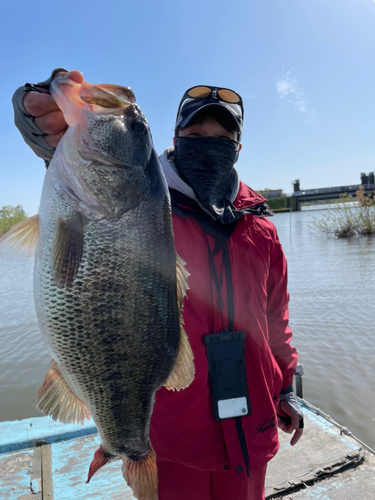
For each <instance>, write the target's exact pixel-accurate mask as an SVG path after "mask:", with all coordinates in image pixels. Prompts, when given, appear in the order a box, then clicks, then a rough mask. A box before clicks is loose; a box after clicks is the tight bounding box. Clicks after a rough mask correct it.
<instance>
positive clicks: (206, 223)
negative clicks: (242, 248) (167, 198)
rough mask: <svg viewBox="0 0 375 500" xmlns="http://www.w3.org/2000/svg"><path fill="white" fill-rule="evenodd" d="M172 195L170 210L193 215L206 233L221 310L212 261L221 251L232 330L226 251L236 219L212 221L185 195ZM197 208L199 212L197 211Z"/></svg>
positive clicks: (228, 265) (230, 320)
mask: <svg viewBox="0 0 375 500" xmlns="http://www.w3.org/2000/svg"><path fill="white" fill-rule="evenodd" d="M171 195H172V212H173V213H174V214H176V215H178V216H179V217H183V218H186V217H193V218H194V219H195V220H196V221H197V222H198V224H199V225H200V226H201V228H202V229H203V231H204V233H205V235H206V241H207V250H208V258H209V263H210V269H211V273H212V278H213V281H214V284H215V288H216V290H217V296H218V303H219V308H220V310H221V311H222V310H223V308H224V306H223V299H222V297H221V285H222V282H221V283H220V280H219V276H218V274H217V270H216V266H215V263H214V256H215V255H216V254H217V253H218V252H219V251H220V250H222V252H223V260H222V262H223V267H224V270H225V281H226V285H227V305H228V331H229V332H232V331H233V325H234V298H233V283H232V269H231V265H230V258H229V251H228V240H229V238H230V237H231V236H232V234H233V231H234V229H235V227H236V223H237V221H234V222H231V223H229V224H225V225H223V224H220V223H216V222H214V221H213V220H212V219H211V218H210V217H209V216H208V215H206V214H205V213H204V212H202V211H200V210H199V207H198V205H197V203H195V202H194V201H193V200H191V199H190V198H188V197H187V196H185V195H183V194H181V193H179V192H178V191H175V190H171ZM177 202H179V203H183V204H184V205H187V206H189V207H190V208H191V209H192V210H191V209H190V208H185V207H181V206H180V205H178V204H177ZM197 210H199V212H198V211H197ZM207 235H208V236H211V237H212V238H213V239H214V240H215V242H216V243H215V247H214V250H213V251H212V250H211V247H210V244H209V242H208V239H207Z"/></svg>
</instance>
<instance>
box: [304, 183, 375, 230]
mask: <svg viewBox="0 0 375 500" xmlns="http://www.w3.org/2000/svg"><path fill="white" fill-rule="evenodd" d="M353 201H357V205H355V206H353V205H352V204H348V202H353ZM310 227H311V228H312V229H314V230H316V231H318V232H320V233H323V234H325V235H327V236H334V237H335V238H352V237H353V236H374V235H375V201H374V198H373V197H372V196H371V195H366V194H365V191H364V188H363V186H360V188H359V190H358V191H357V192H356V198H353V197H352V196H347V195H342V196H341V197H340V200H339V202H338V203H337V204H336V206H335V207H333V208H331V209H330V210H327V211H326V212H325V213H324V215H323V217H322V218H321V219H319V220H316V219H314V221H313V222H312V223H311V224H310Z"/></svg>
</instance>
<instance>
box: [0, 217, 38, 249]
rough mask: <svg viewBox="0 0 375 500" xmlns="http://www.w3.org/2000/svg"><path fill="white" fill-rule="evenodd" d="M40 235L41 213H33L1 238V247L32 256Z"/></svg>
mask: <svg viewBox="0 0 375 500" xmlns="http://www.w3.org/2000/svg"><path fill="white" fill-rule="evenodd" d="M38 237H39V215H33V216H32V217H28V218H27V219H24V220H21V222H18V224H15V225H14V226H13V227H12V228H11V229H10V230H9V231H8V232H7V233H5V234H4V235H3V236H2V237H1V238H0V247H1V246H3V247H4V248H9V249H10V250H13V251H15V252H17V253H20V254H24V255H27V256H28V257H32V256H33V255H34V254H35V249H36V245H37V243H38Z"/></svg>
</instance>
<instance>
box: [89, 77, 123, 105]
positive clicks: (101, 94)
mask: <svg viewBox="0 0 375 500" xmlns="http://www.w3.org/2000/svg"><path fill="white" fill-rule="evenodd" d="M79 97H80V98H81V99H82V101H84V102H87V103H88V104H95V105H96V106H101V107H102V108H112V109H115V108H126V107H128V106H129V105H130V103H129V102H125V101H123V100H122V99H119V98H118V97H117V96H115V95H114V94H112V93H110V92H107V91H106V90H103V89H101V88H99V87H97V86H96V85H92V84H91V83H89V82H83V83H82V85H81V88H80V90H79Z"/></svg>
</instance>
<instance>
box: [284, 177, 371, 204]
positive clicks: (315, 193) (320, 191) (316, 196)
mask: <svg viewBox="0 0 375 500" xmlns="http://www.w3.org/2000/svg"><path fill="white" fill-rule="evenodd" d="M374 180H375V179H374V173H373V172H371V173H370V174H369V175H368V176H367V175H366V174H361V181H362V183H361V184H352V185H350V186H336V187H326V188H317V189H305V190H301V189H300V182H299V180H296V181H295V182H294V193H292V196H291V198H290V201H289V203H291V204H292V207H293V208H292V210H294V211H299V210H301V205H302V204H303V203H306V202H307V203H310V202H312V201H324V200H335V199H338V198H340V197H341V196H343V195H351V196H353V198H355V196H356V192H357V191H358V190H359V188H360V186H363V189H364V192H365V193H366V194H371V195H374V191H375V182H374ZM363 181H365V182H363ZM293 198H294V200H293ZM292 200H293V201H292ZM288 208H289V207H288Z"/></svg>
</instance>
